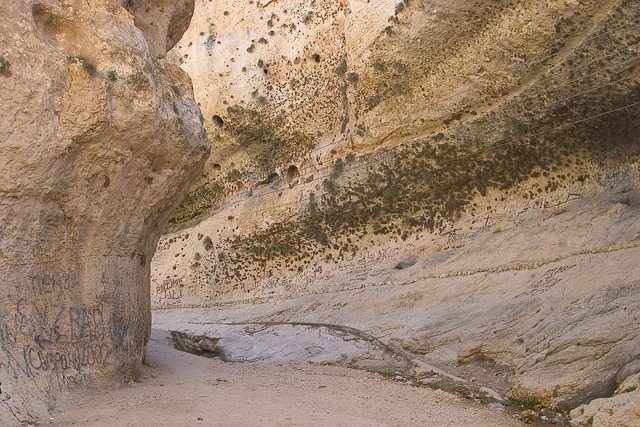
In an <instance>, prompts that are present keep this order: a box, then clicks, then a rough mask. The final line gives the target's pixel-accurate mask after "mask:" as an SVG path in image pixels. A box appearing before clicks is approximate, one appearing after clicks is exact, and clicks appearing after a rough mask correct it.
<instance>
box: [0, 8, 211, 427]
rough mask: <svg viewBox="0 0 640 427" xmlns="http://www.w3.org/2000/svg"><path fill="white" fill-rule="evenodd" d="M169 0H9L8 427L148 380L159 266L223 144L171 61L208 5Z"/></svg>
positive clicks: (0, 418) (1, 213) (4, 211)
mask: <svg viewBox="0 0 640 427" xmlns="http://www.w3.org/2000/svg"><path fill="white" fill-rule="evenodd" d="M165 3H167V5H169V4H170V5H171V6H170V7H169V6H167V5H163V4H159V3H158V2H149V1H142V0H135V1H134V0H131V1H128V2H124V1H122V2H116V1H110V0H99V1H92V2H84V1H54V0H51V1H48V0H35V1H18V0H9V1H6V2H4V3H3V6H2V8H0V22H1V24H0V100H1V102H0V104H1V105H2V111H1V113H0V117H1V119H2V120H1V121H0V161H1V162H2V182H1V183H0V224H2V226H1V239H0V265H1V268H2V271H3V272H4V273H3V274H4V277H3V283H2V292H1V293H0V380H1V386H0V388H1V392H0V400H1V401H2V404H0V424H2V425H17V424H18V423H21V422H24V423H34V422H37V421H42V420H48V414H49V412H50V410H51V409H52V407H53V405H54V403H55V399H56V397H57V396H59V395H61V394H64V393H66V392H68V391H70V390H74V389H78V388H81V387H98V386H101V387H102V386H106V387H108V386H111V385H114V384H118V383H122V382H125V381H130V380H132V379H136V375H137V372H138V369H139V367H140V364H141V363H142V361H143V359H144V356H145V351H146V343H147V341H148V339H149V334H150V321H151V319H150V304H149V265H150V261H151V258H152V256H153V254H154V252H155V250H156V246H157V241H158V238H159V237H160V234H161V232H162V230H163V229H164V226H165V224H166V222H167V220H168V218H169V215H170V213H171V211H172V209H173V208H174V207H175V205H176V204H177V203H178V202H179V201H180V200H181V198H182V197H183V195H184V193H185V192H186V190H187V189H188V187H189V185H190V184H191V183H192V182H193V181H194V180H196V179H197V178H198V177H199V176H200V172H201V170H202V167H203V164H204V161H205V159H206V157H207V155H208V152H209V148H210V147H209V142H208V139H207V137H206V134H205V131H204V129H203V127H202V121H201V119H202V117H201V115H200V111H199V109H198V107H197V105H196V103H195V102H194V101H193V93H192V87H191V85H190V80H189V78H188V76H187V75H186V73H185V72H184V71H182V70H180V69H179V68H178V67H176V66H174V65H172V64H170V63H168V62H167V61H166V60H164V59H162V57H163V56H164V55H165V54H166V51H167V50H168V49H170V48H171V47H172V46H173V44H172V43H174V42H175V41H177V40H178V39H179V38H180V36H181V35H182V32H183V31H184V30H185V29H186V27H187V25H188V22H189V17H190V13H191V12H193V2H189V1H184V2H178V3H176V2H165ZM165 6H166V7H165ZM140 10H142V11H143V12H144V13H142V12H140ZM185 11H186V12H185ZM136 12H140V13H138V15H136V16H134V14H136ZM145 13H146V15H145ZM149 16H155V18H153V19H155V22H150V19H151V18H149ZM144 23H148V25H147V26H145V25H143V24H144Z"/></svg>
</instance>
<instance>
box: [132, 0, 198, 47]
mask: <svg viewBox="0 0 640 427" xmlns="http://www.w3.org/2000/svg"><path fill="white" fill-rule="evenodd" d="M121 3H123V5H124V7H126V8H127V10H129V11H130V12H131V13H132V14H133V15H134V16H135V24H136V27H138V28H139V29H140V30H141V31H142V34H143V35H144V37H145V39H146V40H147V44H148V45H149V51H150V53H151V54H152V55H154V56H156V57H158V58H164V57H165V56H166V54H167V52H168V51H169V50H171V49H172V48H173V47H174V46H175V45H176V43H178V41H179V40H180V38H181V37H182V35H183V34H184V32H185V31H186V30H187V28H188V27H189V23H190V22H191V17H192V16H193V10H194V3H195V1H194V0H180V1H175V0H164V1H153V0H121Z"/></svg>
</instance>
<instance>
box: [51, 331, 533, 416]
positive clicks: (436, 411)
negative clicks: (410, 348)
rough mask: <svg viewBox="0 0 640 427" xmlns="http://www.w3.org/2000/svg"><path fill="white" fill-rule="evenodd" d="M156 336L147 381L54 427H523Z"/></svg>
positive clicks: (305, 368)
mask: <svg viewBox="0 0 640 427" xmlns="http://www.w3.org/2000/svg"><path fill="white" fill-rule="evenodd" d="M168 336H169V334H168V333H167V332H166V331H160V330H154V331H153V334H152V339H151V342H150V344H149V353H148V362H149V364H150V365H151V366H152V367H145V368H144V371H143V377H142V379H141V382H140V383H135V384H131V385H130V386H129V387H125V388H124V389H121V390H115V391H107V392H102V393H96V394H92V395H85V396H82V397H80V398H77V399H76V401H75V402H69V403H67V404H65V405H64V406H66V408H63V409H62V410H63V412H64V413H58V414H56V416H55V417H54V419H53V422H52V423H51V425H54V426H68V425H83V426H101V427H105V426H198V425H202V426H258V425H260V426H327V427H329V426H331V427H337V426H469V427H471V426H474V427H477V426H493V427H503V426H504V427H507V426H510V427H516V426H522V425H523V424H521V423H520V422H519V421H517V420H516V419H514V418H513V417H512V416H510V415H507V414H505V413H502V412H499V411H496V410H490V409H488V408H485V407H482V406H480V405H477V404H475V403H472V402H470V401H468V400H464V399H462V398H459V397H456V396H453V395H450V394H448V393H446V392H443V391H434V390H431V389H427V388H417V387H412V386H407V385H404V384H402V383H399V382H394V381H390V380H388V379H385V378H383V377H382V376H380V375H376V374H370V373H367V372H364V371H357V370H352V369H347V368H340V367H335V366H322V365H312V364H309V363H306V362H305V363H281V364H269V363H224V362H221V361H220V360H218V359H206V358H203V357H198V356H193V355H190V354H186V353H181V352H179V351H177V350H174V349H173V347H172V344H171V342H170V341H169V339H168Z"/></svg>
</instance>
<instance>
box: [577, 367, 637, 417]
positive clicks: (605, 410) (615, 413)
mask: <svg viewBox="0 0 640 427" xmlns="http://www.w3.org/2000/svg"><path fill="white" fill-rule="evenodd" d="M639 387H640V374H635V375H633V376H631V377H629V378H627V379H626V380H625V381H624V382H623V383H622V384H620V386H619V387H618V389H617V390H616V393H615V395H614V396H613V397H610V398H605V399H596V400H593V401H592V402H591V403H589V404H588V405H582V406H579V407H578V408H576V409H574V410H573V411H571V426H572V427H587V426H589V427H636V426H638V425H640V391H639V390H638V388H639Z"/></svg>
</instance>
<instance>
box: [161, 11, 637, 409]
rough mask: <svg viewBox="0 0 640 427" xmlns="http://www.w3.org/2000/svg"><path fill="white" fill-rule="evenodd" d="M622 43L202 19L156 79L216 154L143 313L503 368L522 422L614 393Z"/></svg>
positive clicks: (554, 29)
mask: <svg viewBox="0 0 640 427" xmlns="http://www.w3.org/2000/svg"><path fill="white" fill-rule="evenodd" d="M639 20H640V4H638V3H637V2H634V1H625V0H621V1H604V2H602V1H600V2H598V1H591V0H548V1H544V2H537V1H528V0H519V1H516V0H504V1H494V2H486V1H484V2H483V1H462V0H460V1H427V0H424V1H418V0H411V1H397V0H384V1H375V2H374V1H365V0H308V1H303V2H298V1H293V0H277V1H265V0H259V1H247V2H241V3H238V2H232V1H225V0H221V1H217V2H209V1H198V2H196V5H195V12H194V20H193V22H192V25H191V27H190V28H189V29H188V31H187V32H186V33H185V36H184V37H183V38H182V40H180V42H178V44H177V46H176V47H175V48H174V49H173V50H172V51H171V52H169V54H168V56H167V57H168V59H169V60H170V61H172V62H174V63H176V64H180V66H181V67H182V68H183V69H184V70H186V71H187V72H188V73H189V74H190V75H191V76H192V78H193V80H194V89H195V96H196V100H197V102H198V103H199V105H200V106H201V108H202V111H203V115H204V125H205V127H206V128H207V131H208V133H209V134H210V136H211V139H212V141H213V142H214V149H213V151H212V155H211V157H210V160H209V162H208V163H207V165H206V166H205V175H204V177H203V178H202V179H201V180H200V181H199V182H198V183H197V184H195V185H194V186H193V187H192V188H191V191H190V192H189V194H188V196H187V198H186V199H185V200H184V201H183V203H182V205H181V207H180V208H179V210H178V212H177V213H176V214H175V215H174V216H173V218H172V219H171V221H170V227H171V230H173V231H174V233H172V234H169V235H167V236H165V237H164V238H163V239H162V240H161V242H160V246H159V252H158V255H157V257H156V259H155V261H154V263H153V266H152V272H151V273H152V288H151V293H152V295H151V296H152V304H153V305H154V306H155V307H156V308H172V307H227V306H235V305H242V306H244V305H247V307H245V310H246V311H245V312H244V313H245V314H244V316H246V317H248V318H254V317H255V318H260V319H269V320H271V319H272V317H270V316H273V319H278V320H298V318H299V317H304V318H305V319H306V321H318V319H322V321H325V322H329V323H330V322H334V321H335V322H338V321H342V322H346V323H349V324H351V325H357V326H359V327H361V328H363V329H366V330H369V331H370V332H374V331H388V330H395V332H393V333H388V334H387V335H385V336H386V338H387V339H389V340H392V341H393V342H396V343H397V344H398V345H400V346H402V347H403V348H405V349H409V350H412V351H415V352H416V353H418V354H425V355H432V356H433V357H435V358H437V359H438V360H441V361H442V362H445V363H449V362H451V363H470V361H473V360H479V359H482V360H492V361H494V362H496V363H499V364H503V365H505V366H508V367H509V368H508V369H510V370H511V371H512V375H511V376H510V384H511V385H510V392H511V395H512V396H513V397H514V398H516V399H518V400H519V401H522V402H529V403H536V402H537V403H541V402H544V404H546V405H556V406H564V407H573V406H575V405H577V404H579V403H582V402H585V401H588V400H590V399H592V398H594V397H600V396H604V395H607V393H609V394H610V393H612V392H613V390H614V388H615V384H616V374H617V372H618V370H619V369H623V367H624V366H625V365H626V364H627V363H630V362H631V361H633V360H634V359H635V358H637V357H638V355H637V354H636V352H635V350H633V349H634V346H636V347H637V343H638V339H639V338H638V331H637V328H634V327H633V326H632V325H634V324H637V320H635V318H634V317H633V315H632V314H630V313H631V311H629V310H632V309H631V308H630V307H632V306H633V307H636V306H637V304H638V298H637V297H636V296H634V295H635V294H634V291H633V290H634V289H637V279H636V277H637V273H638V271H637V267H636V266H634V265H633V264H625V265H624V268H622V267H621V264H620V263H622V259H624V258H625V257H632V256H635V255H632V254H635V253H636V252H633V251H634V250H635V249H634V248H635V247H636V246H637V244H636V242H637V236H638V234H637V221H635V220H634V218H635V216H634V215H636V214H637V209H638V206H637V188H638V183H639V181H640V176H639V170H638V155H639V154H640V142H639V140H638V135H639V134H640V128H639V123H640V120H639V119H640V104H639V102H640V78H639V77H638V76H639V75H640V74H639V73H638V66H639V62H640V61H639V59H638V53H639V52H640V47H639V46H640V45H639V41H640V40H639V36H638V35H639V34H640V32H639V31H638V21H639ZM598 197H600V198H598ZM623 218H624V220H623ZM620 221H627V222H624V223H625V224H627V225H628V227H627V228H626V229H625V228H622V227H617V225H619V224H622V222H620ZM610 228H611V231H610V233H607V232H606V231H605V230H608V229H610ZM613 229H615V230H617V231H613ZM503 231H508V232H509V233H508V234H503ZM478 241H481V242H483V243H482V245H480V243H477V242H478ZM536 242H538V244H536ZM501 245H503V246H501ZM465 248H469V249H468V250H466V249H465ZM474 248H475V249H474ZM480 248H482V249H480ZM618 250H620V251H621V252H619V251H618ZM626 251H631V252H626ZM600 253H607V254H609V253H611V254H610V255H606V256H605V255H602V258H601V259H600V258H599V261H598V262H603V263H605V265H603V266H602V267H601V269H597V268H596V267H595V266H594V265H593V264H590V262H589V260H587V259H586V258H585V259H582V258H580V257H587V256H588V255H589V254H600ZM594 256H595V255H594ZM450 257H452V258H450ZM574 257H577V258H575V259H574ZM578 258H580V259H578ZM450 259H453V260H455V263H452V262H449V260H450ZM483 259H484V261H482V260H483ZM594 259H595V258H594ZM560 261H562V262H560ZM574 261H575V262H574ZM593 262H595V261H593ZM555 263H559V264H557V265H556V264H555ZM574 266H582V267H575V268H574ZM618 267H621V268H618ZM507 271H511V272H512V273H507ZM509 274H513V276H510V277H509V278H507V277H506V276H505V275H509ZM465 277H466V279H465ZM607 277H609V278H607ZM403 285H407V286H408V285H411V286H408V288H410V289H408V288H407V289H405V288H403V287H402V286H403ZM387 287H389V288H388V289H387ZM361 289H364V290H363V291H361ZM382 289H385V290H384V292H383V290H382ZM400 289H404V290H403V291H400ZM452 289H453V290H456V289H457V290H458V291H455V292H454V291H453V290H452ZM396 291H397V292H396ZM359 292H364V294H362V295H360V296H356V295H359V294H358V293H359ZM377 292H379V293H377ZM385 292H389V293H392V294H393V295H391V296H390V298H391V299H385V300H384V302H382V301H379V300H378V299H377V298H378V297H376V295H378V296H379V295H382V294H384V293H385ZM500 294H502V295H504V296H505V299H504V300H501V299H500V297H499V295H500ZM339 295H341V296H342V297H339ZM347 295H351V297H352V298H353V299H351V300H347V297H346V296H347ZM364 295H366V298H365V297H364ZM487 295H493V298H495V299H493V300H491V299H490V300H486V299H485V297H486V296H487ZM525 295H526V296H525ZM578 295H579V296H578ZM615 295H617V297H615ZM343 297H344V298H343ZM367 298H368V299H367ZM510 298H513V300H510ZM336 299H338V300H340V301H341V303H340V304H338V303H334V301H335V300H336ZM405 299H406V300H407V301H405ZM283 301H288V303H287V307H289V308H288V309H286V310H285V309H283V310H284V311H283V310H275V308H273V307H272V306H271V305H269V304H276V302H280V303H283ZM291 301H297V303H294V302H291ZM469 301H476V303H477V305H467V303H468V302H469ZM621 301H624V303H623V302H621ZM256 304H257V306H261V304H266V306H268V307H272V308H273V310H274V311H273V312H270V311H269V310H271V309H267V308H265V309H261V308H257V307H254V305H256ZM296 304H298V305H296ZM304 304H307V305H304ZM276 305H277V304H276ZM294 306H295V307H294ZM604 306H606V307H608V308H607V309H606V310H605V309H603V307H604ZM304 307H308V310H307V309H305V308H304ZM312 307H313V310H312V309H311V308H312ZM553 307H558V309H557V310H556V309H553ZM623 308H624V310H623ZM265 311H266V313H265ZM258 312H260V313H261V315H260V316H262V317H260V316H258V315H257V314H256V313H258ZM541 312H542V313H545V314H544V316H542V315H540V314H539V313H541ZM253 315H255V316H254V317H252V316H253ZM607 316H609V317H607ZM538 317H540V318H538ZM532 318H536V319H537V321H536V322H534V323H531V322H530V320H531V319H532ZM385 319H386V320H385ZM444 319H446V320H447V322H445V320H444ZM607 322H612V323H607ZM478 323H479V324H480V325H481V326H478ZM567 324H570V325H571V330H572V331H573V332H575V336H574V335H572V334H569V333H568V332H567V327H566V325H567ZM604 325H608V327H610V328H611V329H612V330H615V331H616V333H615V334H613V335H614V336H615V337H611V340H607V333H606V331H605V330H604V329H602V328H604ZM367 328H369V329H367ZM394 328H396V329H394ZM529 330H534V331H537V332H536V333H528V332H527V331H529ZM430 331H431V332H430ZM594 337H595V338H594ZM568 372H573V373H572V374H567V373H568Z"/></svg>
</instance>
